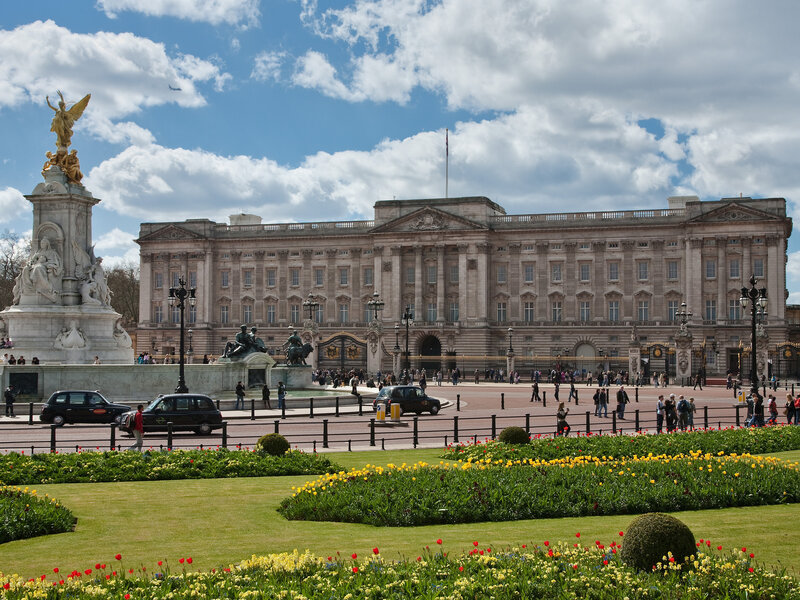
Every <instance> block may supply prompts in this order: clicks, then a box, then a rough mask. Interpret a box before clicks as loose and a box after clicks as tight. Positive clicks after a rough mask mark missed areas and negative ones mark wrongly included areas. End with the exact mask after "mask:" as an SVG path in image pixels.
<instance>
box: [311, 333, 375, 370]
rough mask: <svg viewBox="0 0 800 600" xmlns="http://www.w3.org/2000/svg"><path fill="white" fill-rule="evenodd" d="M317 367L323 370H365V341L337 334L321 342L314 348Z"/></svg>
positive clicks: (346, 334) (344, 334)
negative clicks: (316, 353)
mask: <svg viewBox="0 0 800 600" xmlns="http://www.w3.org/2000/svg"><path fill="white" fill-rule="evenodd" d="M316 350H317V352H319V354H318V355H317V365H318V367H319V368H320V369H321V370H324V369H344V370H345V371H349V370H350V369H364V370H366V369H367V340H362V339H359V338H357V337H355V336H353V335H351V334H349V333H337V334H335V335H333V336H331V337H329V338H327V339H324V340H322V341H321V342H320V343H319V345H318V346H317V348H316Z"/></svg>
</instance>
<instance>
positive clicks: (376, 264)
mask: <svg viewBox="0 0 800 600" xmlns="http://www.w3.org/2000/svg"><path fill="white" fill-rule="evenodd" d="M372 287H373V288H374V289H375V291H376V292H378V293H379V294H380V295H381V298H382V299H383V301H384V302H385V308H384V313H385V314H386V316H387V317H388V318H389V319H392V318H393V317H392V305H391V303H390V302H387V299H388V297H389V294H388V290H385V289H383V246H375V247H373V249H372ZM384 320H385V319H384Z"/></svg>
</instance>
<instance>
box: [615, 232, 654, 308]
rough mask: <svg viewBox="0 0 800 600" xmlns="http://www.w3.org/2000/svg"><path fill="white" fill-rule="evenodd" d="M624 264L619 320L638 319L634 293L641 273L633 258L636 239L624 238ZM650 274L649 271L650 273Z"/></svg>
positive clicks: (622, 242) (621, 271)
mask: <svg viewBox="0 0 800 600" xmlns="http://www.w3.org/2000/svg"><path fill="white" fill-rule="evenodd" d="M620 244H621V245H622V265H621V267H622V268H621V269H620V274H619V276H620V279H621V281H622V298H621V302H620V303H619V304H620V306H619V320H620V321H627V320H632V321H635V320H636V316H637V315H636V309H635V307H634V304H633V302H634V299H633V294H634V291H635V287H634V286H638V285H639V273H638V272H637V268H636V264H635V262H634V260H633V248H634V246H635V245H636V242H635V241H634V240H622V241H621V242H620ZM648 275H649V273H648Z"/></svg>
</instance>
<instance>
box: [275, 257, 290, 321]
mask: <svg viewBox="0 0 800 600" xmlns="http://www.w3.org/2000/svg"><path fill="white" fill-rule="evenodd" d="M288 262H289V251H288V250H278V273H277V276H278V281H277V282H276V283H277V284H278V317H277V321H278V323H279V324H280V325H282V326H284V327H285V326H286V324H287V323H288V322H289V302H288V296H289V266H288Z"/></svg>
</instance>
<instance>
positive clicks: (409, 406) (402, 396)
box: [372, 385, 442, 415]
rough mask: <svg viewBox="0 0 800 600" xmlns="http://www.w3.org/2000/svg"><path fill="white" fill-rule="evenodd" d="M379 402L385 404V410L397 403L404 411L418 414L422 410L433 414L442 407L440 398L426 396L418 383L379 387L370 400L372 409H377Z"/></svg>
mask: <svg viewBox="0 0 800 600" xmlns="http://www.w3.org/2000/svg"><path fill="white" fill-rule="evenodd" d="M379 404H385V405H386V410H387V412H388V411H389V407H390V406H391V405H392V404H399V405H400V408H401V410H402V411H403V412H404V413H407V412H413V413H416V414H418V415H419V414H422V413H423V412H429V413H430V414H432V415H435V414H438V412H439V410H441V408H442V401H441V400H439V399H438V398H434V397H433V396H428V395H427V394H426V393H425V390H423V389H422V388H421V387H419V386H418V385H389V386H386V387H384V388H381V391H380V392H378V395H377V396H376V397H375V400H373V401H372V409H373V410H378V405H379Z"/></svg>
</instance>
